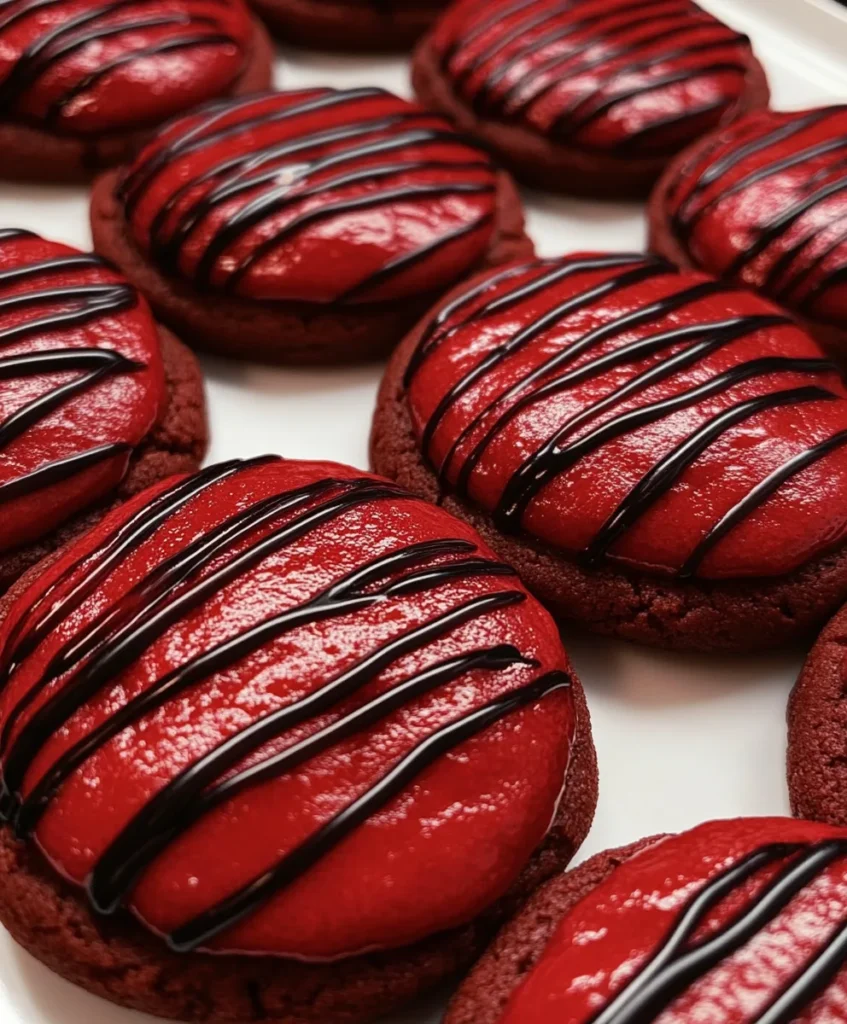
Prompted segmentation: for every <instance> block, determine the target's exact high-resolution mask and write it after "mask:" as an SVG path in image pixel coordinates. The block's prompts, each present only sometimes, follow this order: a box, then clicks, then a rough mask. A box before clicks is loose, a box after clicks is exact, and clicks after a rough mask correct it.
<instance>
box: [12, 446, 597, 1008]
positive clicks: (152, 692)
mask: <svg viewBox="0 0 847 1024" xmlns="http://www.w3.org/2000/svg"><path fill="white" fill-rule="evenodd" d="M0 611H4V612H5V618H4V619H3V623H2V626H1V627H0V652H2V654H0V673H1V674H2V688H0V779H2V799H0V814H2V818H3V821H4V822H5V825H4V827H3V828H2V830H1V831H2V845H1V846H0V881H2V885H0V919H2V921H3V923H4V924H5V925H6V926H7V927H8V928H9V929H10V931H11V932H12V934H13V935H14V937H15V938H16V939H17V940H18V941H19V942H21V943H22V944H23V945H24V946H26V948H27V949H29V950H30V951H31V952H33V953H34V954H35V955H36V956H38V957H40V958H41V959H42V960H44V961H45V962H46V963H47V964H48V965H49V966H51V967H52V968H53V969H54V970H56V971H58V972H59V973H61V974H63V975H65V976H67V977H70V978H71V979H72V980H74V981H76V982H78V983H79V984H81V985H84V986H85V987H87V988H89V989H91V990H92V991H95V992H98V993H99V994H101V995H104V996H107V997H108V998H111V999H113V1000H115V1001H117V1002H121V1003H125V1004H127V1005H129V1006H134V1007H136V1008H138V1009H141V1010H147V1011H150V1012H152V1013H156V1014H160V1015H163V1016H174V1017H178V1018H180V1019H186V1020H194V1019H202V1020H203V1021H242V1020H248V1019H252V1018H253V1017H262V1018H263V1019H280V1020H285V1021H288V1022H290V1021H293V1020H297V1021H301V1022H305V1021H315V1022H320V1024H330V1022H333V1021H336V1020H337V1021H344V1022H352V1021H358V1020H363V1019H367V1018H370V1017H372V1016H374V1015H376V1014H377V1013H378V1012H380V1011H385V1010H388V1009H390V1008H391V1007H392V1006H394V1005H396V1004H397V1003H399V1002H402V1001H403V1000H404V999H405V998H407V997H409V996H410V995H413V994H415V993H416V992H418V991H419V990H421V989H422V988H423V987H424V986H426V985H428V984H431V983H432V982H434V981H435V980H437V979H440V978H442V977H444V976H445V975H446V974H447V973H448V972H450V971H452V970H455V969H456V968H457V967H459V966H462V965H464V964H466V963H468V962H470V960H471V959H472V958H473V956H474V954H475V953H476V952H478V950H479V946H480V943H481V942H482V941H484V937H485V935H486V934H487V933H489V932H490V930H491V927H492V925H493V924H494V923H496V921H497V920H498V917H499V916H500V915H502V914H503V913H505V912H506V911H507V910H508V908H510V907H514V905H515V902H516V901H517V899H518V898H520V897H522V896H525V895H526V894H527V893H528V891H529V890H530V889H531V888H533V887H534V886H535V885H537V884H538V883H539V882H540V881H542V880H544V879H545V878H547V877H549V876H550V875H551V874H552V873H554V872H555V871H556V870H557V869H559V868H561V867H562V866H563V865H564V864H565V863H567V861H568V860H569V859H570V857H571V855H572V854H573V852H574V850H575V849H576V848H577V847H578V846H579V844H580V842H581V841H582V839H583V837H584V835H585V833H586V831H587V829H588V826H589V824H590V821H591V817H592V814H593V810H594V804H595V801H596V783H597V779H596V766H595V762H594V752H593V746H592V743H591V734H590V726H589V722H588V717H587V711H586V708H585V703H584V698H583V696H582V690H581V688H580V686H579V682H578V680H577V679H576V678H575V676H574V675H573V672H572V670H571V668H570V666H569V664H568V661H567V658H566V656H565V654H564V652H563V650H562V646H561V641H560V639H559V636H558V632H557V631H556V628H555V626H554V624H553V622H552V621H551V619H550V618H549V616H548V615H547V613H546V612H545V611H544V610H543V608H542V607H541V606H540V605H539V604H538V603H537V602H536V601H535V600H534V599H533V598H531V597H530V596H529V595H528V593H527V592H526V590H525V589H524V588H523V586H522V585H521V583H520V581H519V580H518V578H517V576H516V575H515V573H514V570H512V569H511V568H510V567H509V566H507V565H504V564H503V563H501V562H499V561H497V560H496V559H495V557H494V556H493V554H492V553H491V552H490V551H489V550H488V549H487V548H486V547H485V545H484V544H483V542H482V540H481V539H480V538H479V537H478V536H477V535H476V534H475V533H474V531H473V530H472V529H471V528H470V527H468V526H467V525H465V524H464V523H461V522H459V521H458V520H455V519H454V518H453V517H452V516H449V515H448V514H447V513H445V512H443V511H441V510H440V509H437V508H435V507H433V506H431V505H428V504H427V503H425V502H423V501H421V500H420V499H418V498H415V497H413V496H412V495H410V494H407V493H405V492H404V491H402V490H401V489H400V488H398V487H397V486H396V485H394V484H392V483H390V482H388V481H385V480H381V479H379V478H377V477H373V476H370V475H363V474H362V473H360V472H358V471H356V470H353V469H350V468H348V467H344V466H339V465H336V464H331V463H314V462H295V461H284V460H281V459H278V458H275V457H265V458H258V459H252V460H250V461H247V462H238V461H235V462H230V463H225V464H220V465H217V466H212V467H210V468H208V469H206V470H203V471H202V472H201V473H199V474H197V475H195V476H189V477H182V478H172V479H171V480H170V481H168V482H166V483H164V484H160V485H158V486H157V487H155V488H151V489H149V490H147V491H146V492H145V493H144V494H142V495H139V496H138V497H137V498H134V499H132V500H131V501H129V502H127V503H126V504H125V505H123V506H122V507H121V508H120V509H117V510H115V511H114V512H112V513H111V514H110V515H109V516H107V517H106V518H105V519H104V520H103V522H102V523H101V524H99V525H98V526H97V527H95V528H94V529H93V530H92V531H91V532H90V533H88V534H86V535H85V536H84V537H83V538H81V539H80V540H79V541H77V542H76V543H74V544H72V545H70V546H69V547H68V548H67V549H65V550H64V551H62V552H61V553H60V554H59V556H58V557H57V558H56V559H55V560H54V561H53V562H52V564H50V565H49V566H48V567H38V569H37V570H36V571H34V572H33V573H31V574H30V576H29V578H27V579H24V580H22V581H21V582H20V583H19V585H18V586H17V587H16V588H15V592H14V594H12V595H10V596H9V597H8V598H7V599H6V602H5V606H4V608H3V609H0ZM210 850H212V851H214V856H213V857H210V856H209V851H210ZM424 879H431V880H433V881H434V882H436V883H437V884H432V885H425V886H424V887H423V888H422V886H421V882H422V880H424ZM104 964H108V965H110V968H109V969H104ZM201 1000H202V1002H201ZM259 1008H260V1009H261V1012H259Z"/></svg>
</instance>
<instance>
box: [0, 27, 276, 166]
mask: <svg viewBox="0 0 847 1024" xmlns="http://www.w3.org/2000/svg"><path fill="white" fill-rule="evenodd" d="M273 58H274V51H273V43H271V41H270V39H269V37H268V34H267V32H266V31H265V29H264V28H263V26H262V24H261V23H260V22H259V21H258V20H255V21H254V26H253V42H252V45H251V49H250V53H249V55H248V57H247V61H246V64H245V70H244V72H243V73H242V75H241V77H240V78H239V79H238V81H237V82H236V84H235V85H234V86H233V88H232V90H231V92H230V95H232V96H243V95H246V94H247V93H251V92H258V91H260V90H262V89H267V88H268V87H269V86H270V85H271V83H272V80H273ZM151 134H152V130H151V129H149V128H148V129H146V130H144V131H133V132H119V133H113V134H111V135H99V136H91V137H87V136H86V137H80V136H74V135H57V134H55V133H53V132H49V131H44V130H43V129H41V128H38V127H35V126H34V125H27V124H17V123H15V122H14V121H0V152H2V153H3V166H2V168H0V177H3V178H5V179H6V180H11V181H20V182H24V183H27V184H30V183H32V182H57V183H63V182H78V181H88V180H90V179H91V177H92V176H93V175H94V174H96V173H98V172H99V171H102V170H104V169H105V168H107V167H115V166H117V165H118V164H122V163H126V161H128V160H130V159H132V157H133V156H135V154H136V153H137V152H138V151H139V150H140V149H141V147H142V146H143V145H144V144H145V143H146V142H147V141H148V139H149V138H150V136H151Z"/></svg>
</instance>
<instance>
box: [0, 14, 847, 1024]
mask: <svg viewBox="0 0 847 1024" xmlns="http://www.w3.org/2000/svg"><path fill="white" fill-rule="evenodd" d="M700 2H701V3H702V5H703V6H704V7H707V8H708V9H710V10H711V11H712V12H713V13H715V14H716V15H718V16H719V17H722V18H723V19H724V20H726V21H727V22H729V23H730V24H732V25H733V27H736V28H738V29H740V30H742V31H745V32H747V33H748V34H749V35H750V36H751V37H752V39H753V42H754V44H755V46H756V50H757V52H758V54H759V56H760V57H761V59H762V60H763V62H764V63H765V65H766V67H767V70H768V72H769V75H770V79H771V85H772V89H773V105H774V106H775V107H777V108H784V109H793V108H798V107H805V106H811V105H815V104H822V103H832V102H847V65H845V63H844V59H843V55H844V53H845V52H847V10H845V9H843V8H842V7H840V6H838V4H837V3H836V2H835V0H747V3H745V4H744V5H740V4H738V2H737V0H700ZM845 2H847V0H845ZM276 83H277V86H278V87H281V88H298V87H302V86H308V85H333V86H360V85H381V86H384V87H385V88H387V89H391V90H393V91H395V92H398V93H401V94H402V95H408V94H409V85H408V71H407V66H406V62H405V61H403V60H399V59H397V60H395V59H383V58H377V59H360V58H345V57H339V56H336V55H326V54H316V53H309V52H305V51H299V52H295V51H285V52H284V53H283V54H282V55H281V56H280V58H279V59H278V61H277V68H276ZM525 199H526V204H527V208H528V215H529V216H528V220H529V227H530V231H531V233H532V235H533V237H534V238H535V241H536V243H537V245H538V248H539V252H540V253H541V254H542V255H544V256H552V255H556V254H559V253H563V252H567V251H570V250H574V249H608V250H631V249H633V248H640V247H641V246H642V245H643V244H644V218H643V213H642V209H641V207H640V206H639V205H637V204H618V203H599V202H598V203H594V202H585V201H581V200H576V199H567V198H562V197H553V196H549V195H543V194H540V193H534V192H527V193H526V195H525ZM0 226H2V227H12V226H15V227H25V228H30V229H32V230H34V231H37V232H40V233H41V234H44V235H46V236H47V237H51V238H55V239H58V240H60V241H64V242H68V243H70V244H72V245H77V246H81V247H87V246H88V245H89V244H90V234H89V230H88V219H87V199H86V196H85V193H84V190H82V189H76V188H59V187H25V186H12V185H8V184H2V183H0ZM203 363H204V369H205V371H206V374H207V386H208V398H209V407H210V414H211V431H212V448H211V451H210V454H209V460H210V461H218V460H220V459H225V458H230V457H233V456H242V457H243V456H250V455H257V454H261V453H264V452H269V451H273V452H279V453H281V454H283V455H287V456H291V457H298V458H328V459H334V460H337V461H340V462H347V463H351V464H353V465H355V466H360V467H362V468H366V467H367V439H368V431H369V427H370V417H371V411H372V408H373V400H374V395H375V393H376V388H377V385H378V382H379V377H380V368H379V367H375V366H368V367H362V368H354V369H344V370H341V371H326V370H280V369H269V368H266V367H260V366H255V365H250V364H248V363H235V362H230V361H226V360H222V359H211V358H208V359H204V360H203ZM565 639H566V641H567V643H568V648H569V650H570V653H571V654H572V656H573V660H574V663H575V666H576V669H577V671H578V673H579V674H580V676H581V678H582V680H583V682H584V683H585V684H586V688H587V691H588V697H589V701H590V705H591V712H592V716H593V724H594V735H595V740H596V744H597V752H598V756H599V760H600V786H601V793H600V804H599V807H598V810H597V817H596V820H595V824H594V829H593V831H592V833H591V835H590V837H589V839H588V842H587V843H586V844H585V846H584V847H583V849H582V851H581V853H580V857H581V858H584V857H585V856H588V855H590V854H592V853H595V852H597V851H598V850H602V849H605V848H607V847H610V846H618V845H621V844H623V843H627V842H630V841H632V840H633V839H636V838H640V837H641V836H645V835H650V834H651V833H656V832H667V831H676V830H679V829H684V828H688V827H690V826H692V825H695V824H697V823H698V822H700V821H704V820H707V819H709V818H719V817H734V816H738V815H767V814H787V813H788V798H787V794H786V788H785V771H784V758H785V704H786V699H787V697H788V693H789V690H790V688H791V685H792V683H793V681H794V679H795V678H796V675H797V672H798V669H799V667H800V664H801V662H802V657H803V652H802V651H796V652H789V653H781V654H779V655H770V656H766V657H757V658H724V657H721V658H715V657H685V656H679V655H672V654H663V653H657V652H654V651H649V650H646V649H640V648H637V647H633V646H630V645H626V644H623V643H617V642H614V641H612V640H608V639H604V638H594V637H591V636H590V635H585V634H580V633H577V632H575V631H571V632H570V633H569V634H567V635H566V638H565ZM441 1003H442V1000H441V999H440V998H439V997H434V998H433V999H432V1000H430V1001H429V1003H428V1005H426V1006H420V1007H417V1008H415V1009H413V1010H412V1011H410V1013H409V1014H408V1015H406V1016H403V1017H394V1018H392V1019H391V1021H386V1022H385V1024H434V1022H435V1021H437V1020H438V1018H439V1013H440V1007H441ZM154 1019H155V1018H152V1017H146V1016H145V1015H143V1014H138V1013H133V1012H132V1011H129V1010H121V1009H119V1008H118V1007H114V1006H112V1005H111V1004H109V1003H106V1002H104V1001H102V1000H100V999H98V998H96V997H94V996H91V995H88V993H86V992H83V991H81V990H79V989H77V988H75V987H74V986H73V985H70V984H68V983H67V982H65V981H63V980H61V979H60V978H58V977H56V976H55V975H53V974H52V973H51V972H49V971H48V970H47V969H46V968H44V967H42V966H41V964H39V963H37V962H36V961H34V960H33V959H32V958H31V957H30V956H29V955H28V954H26V953H24V952H23V951H22V950H20V949H18V948H17V947H16V946H15V945H14V943H13V942H12V940H11V939H10V938H9V936H8V935H7V934H6V933H5V932H2V930H0V1022H2V1024H132V1022H133V1021H134V1022H136V1024H144V1022H147V1024H150V1022H152V1021H154Z"/></svg>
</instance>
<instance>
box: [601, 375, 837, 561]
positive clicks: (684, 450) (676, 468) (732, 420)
mask: <svg viewBox="0 0 847 1024" xmlns="http://www.w3.org/2000/svg"><path fill="white" fill-rule="evenodd" d="M837 397H838V396H837V395H836V394H835V393H834V392H832V391H826V390H824V389H823V388H819V387H816V386H814V385H808V386H805V387H799V388H791V389H789V390H786V391H775V392H772V393H771V394H768V395H759V396H757V397H756V398H750V399H747V401H744V402H739V403H738V404H737V405H734V406H732V407H730V408H729V409H725V410H724V411H723V412H722V413H719V414H718V415H717V416H714V417H713V418H712V419H710V420H709V421H708V422H707V423H705V424H704V425H703V426H702V427H700V429H699V430H696V431H695V432H694V433H693V434H691V436H690V437H687V438H686V439H685V440H684V441H682V442H681V443H680V444H679V445H677V447H676V448H674V449H673V451H672V452H670V453H669V454H668V455H666V456H665V457H664V458H663V459H660V460H659V462H657V463H656V465H655V466H654V467H653V468H652V469H651V470H650V471H649V472H648V473H647V474H646V475H645V476H643V477H642V478H641V480H640V481H639V482H638V483H637V484H636V486H635V487H634V488H633V489H632V490H631V491H630V493H629V494H628V495H627V496H626V497H625V498H624V500H623V501H622V502H621V503H620V505H618V507H617V508H616V509H615V511H614V512H613V513H612V514H611V515H610V516H609V518H608V519H607V520H606V522H605V523H604V524H603V526H602V527H601V528H600V530H599V531H598V533H597V534H596V536H595V537H594V539H593V540H592V541H591V543H590V544H589V545H588V547H587V548H586V550H585V554H584V558H585V561H586V562H587V563H588V564H589V565H591V564H593V563H596V562H597V561H598V560H599V559H600V558H602V557H603V555H605V554H606V552H607V551H608V549H609V548H610V547H611V545H612V544H614V543H615V541H616V540H618V539H619V538H620V536H621V535H622V534H623V533H624V532H625V531H626V530H628V529H629V528H630V527H631V526H632V525H633V523H635V522H636V521H637V520H638V519H640V518H641V516H643V515H644V513H645V512H646V511H647V510H648V509H649V508H650V507H651V505H653V503H654V502H655V501H657V500H658V499H659V498H660V497H661V496H662V495H663V494H665V493H666V492H667V491H668V490H669V489H670V488H671V487H672V486H673V485H674V483H675V482H676V481H677V480H678V479H679V477H680V476H681V475H682V473H683V472H684V471H685V470H686V469H687V468H688V466H690V465H691V463H692V462H694V461H695V459H697V458H698V456H700V455H701V454H702V453H703V452H704V451H705V450H706V449H707V448H708V447H709V446H710V445H712V444H713V443H714V442H715V441H716V440H717V439H718V438H719V437H720V436H721V435H722V434H724V433H725V432H726V431H727V430H730V429H731V428H732V427H734V426H737V425H738V424H740V423H743V422H744V421H745V420H747V419H749V418H750V417H752V416H756V415H758V414H759V413H761V412H766V411H768V410H769V409H776V408H778V407H779V406H783V405H799V404H800V403H802V402H820V401H834V400H835V399H836V398H837Z"/></svg>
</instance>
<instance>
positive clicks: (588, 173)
mask: <svg viewBox="0 0 847 1024" xmlns="http://www.w3.org/2000/svg"><path fill="white" fill-rule="evenodd" d="M412 79H413V82H414V86H415V89H416V91H417V94H418V96H419V97H420V99H421V100H422V102H423V103H425V104H426V105H427V106H429V107H431V108H432V109H433V110H439V111H441V112H442V113H444V114H448V115H449V116H450V117H452V118H454V119H455V121H456V123H457V124H458V125H459V127H460V128H462V129H463V130H465V131H468V132H470V133H472V134H475V135H478V136H479V137H480V138H482V139H483V140H484V141H485V142H486V143H487V144H488V145H489V146H491V148H492V149H493V150H494V151H495V152H496V153H497V154H498V155H499V156H500V157H501V158H502V160H503V162H504V163H505V164H506V166H508V167H510V168H512V169H513V170H514V171H515V173H516V174H517V175H519V176H520V177H521V178H523V179H525V180H526V181H528V182H530V183H532V184H537V185H541V186H543V187H545V188H550V189H552V190H553V191H556V192H573V193H576V194H581V195H589V196H611V197H615V198H620V197H621V196H641V195H644V194H645V193H646V192H647V191H648V190H649V188H650V185H651V184H652V183H653V182H654V181H655V179H656V178H657V177H658V175H659V174H660V173H661V171H662V169H663V168H664V167H665V165H666V164H667V162H668V160H669V159H670V158H671V157H672V156H673V155H674V154H675V153H677V152H679V150H680V149H682V148H683V147H684V146H686V145H687V144H688V143H690V142H691V141H693V140H694V139H696V138H699V137H700V136H701V135H703V134H704V132H707V131H710V130H711V129H713V128H716V127H718V126H719V125H722V124H726V123H727V122H729V121H732V120H734V119H735V118H737V117H739V116H740V115H741V114H744V113H746V112H747V111H748V110H753V109H756V108H758V107H763V106H766V105H767V102H768V96H769V93H768V85H767V81H766V79H765V73H764V71H763V69H762V67H761V65H760V64H759V62H758V61H757V60H756V58H755V57H754V55H753V52H752V50H751V49H750V43H749V40H748V39H747V38H746V37H745V36H742V35H739V34H738V33H737V32H733V31H732V30H731V29H729V28H727V27H726V25H723V24H721V22H719V21H717V19H715V18H713V17H712V16H711V15H710V14H707V13H706V12H705V11H703V10H702V9H701V8H699V7H698V6H697V5H696V4H694V3H692V2H691V0H659V2H653V3H643V2H636V3H634V2H633V0H583V2H581V3H578V4H573V3H562V2H561V0H490V2H488V3H479V2H478V0H460V2H458V3H456V4H455V5H454V6H453V7H452V8H451V9H450V10H449V11H448V12H447V13H446V14H445V15H444V17H443V18H442V19H441V21H440V22H439V23H438V24H437V26H436V28H435V29H434V30H433V32H431V33H430V34H429V35H428V36H427V37H426V38H425V39H424V40H423V41H422V43H421V44H420V46H419V48H418V51H417V53H416V55H415V60H414V65H413V73H412Z"/></svg>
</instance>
